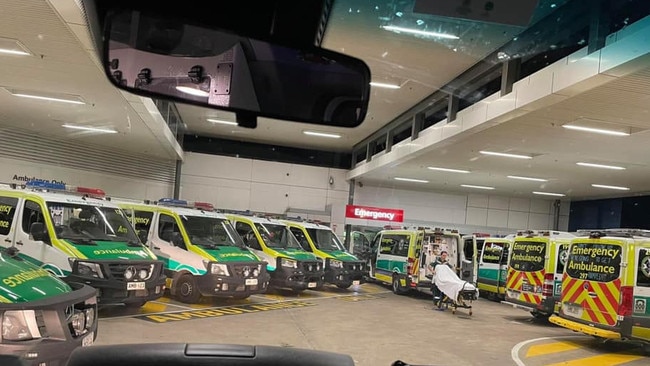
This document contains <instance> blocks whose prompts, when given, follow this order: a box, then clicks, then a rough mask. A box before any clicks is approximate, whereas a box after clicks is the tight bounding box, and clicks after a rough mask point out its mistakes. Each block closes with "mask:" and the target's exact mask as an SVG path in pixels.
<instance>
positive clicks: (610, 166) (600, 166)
mask: <svg viewBox="0 0 650 366" xmlns="http://www.w3.org/2000/svg"><path fill="white" fill-rule="evenodd" d="M576 165H580V166H587V167H590V168H601V169H611V170H625V168H624V167H622V166H616V165H604V164H593V163H583V162H579V163H576Z"/></svg>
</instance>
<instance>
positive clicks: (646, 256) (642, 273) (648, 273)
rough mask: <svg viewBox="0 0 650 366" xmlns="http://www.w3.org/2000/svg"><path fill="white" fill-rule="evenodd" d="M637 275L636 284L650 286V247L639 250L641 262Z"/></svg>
mask: <svg viewBox="0 0 650 366" xmlns="http://www.w3.org/2000/svg"><path fill="white" fill-rule="evenodd" d="M637 267H638V269H637V275H636V285H637V286H640V287H650V249H644V248H641V249H640V250H639V262H638V266H637Z"/></svg>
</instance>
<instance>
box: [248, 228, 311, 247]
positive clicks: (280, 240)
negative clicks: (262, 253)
mask: <svg viewBox="0 0 650 366" xmlns="http://www.w3.org/2000/svg"><path fill="white" fill-rule="evenodd" d="M255 228H256V229H257V231H258V232H259V233H260V236H262V239H264V243H265V244H266V246H267V247H269V248H281V249H288V248H293V249H301V248H300V243H298V240H296V238H295V237H294V236H293V234H291V232H290V231H289V228H287V227H286V226H284V225H278V224H255Z"/></svg>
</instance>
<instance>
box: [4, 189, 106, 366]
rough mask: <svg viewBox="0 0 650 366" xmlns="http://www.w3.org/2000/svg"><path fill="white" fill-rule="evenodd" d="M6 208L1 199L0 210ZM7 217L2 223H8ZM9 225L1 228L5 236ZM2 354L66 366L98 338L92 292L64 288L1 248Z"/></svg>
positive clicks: (74, 285) (72, 286)
mask: <svg viewBox="0 0 650 366" xmlns="http://www.w3.org/2000/svg"><path fill="white" fill-rule="evenodd" d="M5 205H7V202H6V200H4V199H2V198H0V207H3V206H5ZM8 220H9V218H8V217H7V216H5V217H2V218H0V223H4V222H9V223H10V224H11V221H8ZM8 227H11V225H6V226H3V225H0V233H6V232H7V228H8ZM0 282H1V283H2V285H1V286H0V318H1V319H2V341H1V342H0V355H12V356H18V357H21V359H22V361H23V363H24V364H25V365H29V366H37V365H65V364H66V363H67V361H68V358H69V357H70V354H71V353H72V351H73V350H74V349H75V348H77V347H83V346H90V345H92V344H93V342H94V341H95V339H96V338H97V297H96V290H95V289H94V288H92V287H90V286H88V285H84V284H80V283H70V284H67V283H65V282H63V281H62V280H61V279H59V278H57V277H56V276H53V275H52V274H51V273H50V272H48V271H46V270H44V269H43V268H41V267H39V266H36V265H34V264H32V263H31V262H29V261H27V260H25V259H23V258H22V257H21V256H20V255H19V251H18V249H16V248H15V247H11V248H0Z"/></svg>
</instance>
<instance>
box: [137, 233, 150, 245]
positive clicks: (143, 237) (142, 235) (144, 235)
mask: <svg viewBox="0 0 650 366" xmlns="http://www.w3.org/2000/svg"><path fill="white" fill-rule="evenodd" d="M148 236H149V233H148V232H147V231H145V230H139V231H138V238H139V239H140V241H141V242H142V243H144V244H146V243H147V240H148V239H149V238H148Z"/></svg>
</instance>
